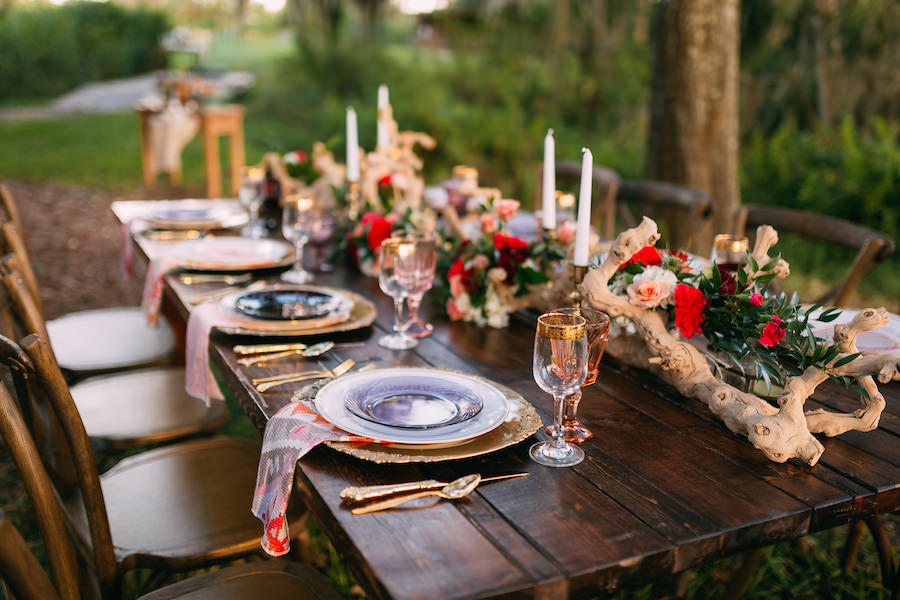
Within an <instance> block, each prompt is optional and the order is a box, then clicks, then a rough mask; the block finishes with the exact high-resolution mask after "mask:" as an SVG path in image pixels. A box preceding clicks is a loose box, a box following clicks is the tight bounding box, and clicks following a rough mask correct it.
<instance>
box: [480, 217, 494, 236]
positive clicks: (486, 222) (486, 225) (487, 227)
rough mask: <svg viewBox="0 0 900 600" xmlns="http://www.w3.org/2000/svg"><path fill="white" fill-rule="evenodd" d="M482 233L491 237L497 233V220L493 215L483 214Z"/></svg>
mask: <svg viewBox="0 0 900 600" xmlns="http://www.w3.org/2000/svg"><path fill="white" fill-rule="evenodd" d="M481 231H483V232H484V233H485V234H487V235H491V234H492V233H494V232H495V231H497V219H495V218H494V215H492V214H491V213H481Z"/></svg>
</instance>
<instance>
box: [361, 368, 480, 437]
mask: <svg viewBox="0 0 900 600" xmlns="http://www.w3.org/2000/svg"><path fill="white" fill-rule="evenodd" d="M344 406H345V407H346V408H347V410H348V411H350V412H351V413H353V414H354V415H356V416H357V417H359V418H361V419H365V420H367V421H371V422H372V423H377V424H379V425H385V426H387V427H401V428H404V429H431V428H433V427H444V426H446V425H454V424H456V423H461V422H462V421H465V420H467V419H471V418H472V417H474V416H475V415H477V414H478V413H479V412H480V411H481V408H482V406H484V404H483V402H482V400H481V398H479V397H478V396H476V395H475V393H474V392H473V390H472V389H471V388H470V387H468V386H465V385H460V384H459V383H458V382H456V381H452V380H446V379H440V378H435V377H426V376H422V375H407V376H403V377H392V378H390V379H386V380H381V381H373V382H372V383H371V384H370V385H368V386H366V387H359V388H355V389H351V390H349V391H348V393H347V396H346V398H345V399H344Z"/></svg>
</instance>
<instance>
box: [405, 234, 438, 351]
mask: <svg viewBox="0 0 900 600" xmlns="http://www.w3.org/2000/svg"><path fill="white" fill-rule="evenodd" d="M407 239H411V240H412V241H413V242H415V244H416V257H417V261H416V288H415V290H413V292H412V293H410V295H409V296H407V298H406V306H407V307H408V308H409V317H408V318H407V320H406V324H405V325H404V326H403V328H404V332H405V333H406V335H408V336H410V337H414V338H423V337H428V336H429V335H431V332H432V331H434V326H433V325H431V323H426V322H425V321H424V320H422V317H420V316H419V307H420V306H421V305H422V298H423V297H424V296H425V293H426V292H427V291H428V290H430V289H431V286H432V285H433V284H434V265H435V260H436V258H437V238H435V236H434V234H433V233H414V234H409V235H407Z"/></svg>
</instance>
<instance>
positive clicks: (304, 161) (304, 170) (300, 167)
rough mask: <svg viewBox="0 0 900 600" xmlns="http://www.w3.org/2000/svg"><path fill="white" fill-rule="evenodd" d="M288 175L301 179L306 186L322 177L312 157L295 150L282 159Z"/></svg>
mask: <svg viewBox="0 0 900 600" xmlns="http://www.w3.org/2000/svg"><path fill="white" fill-rule="evenodd" d="M281 162H282V163H284V169H285V171H287V174H288V175H290V176H291V177H293V178H295V179H299V180H300V181H302V182H303V183H305V184H306V185H311V184H312V183H313V182H314V181H316V180H317V179H319V177H321V176H322V174H321V173H319V171H318V170H317V169H316V167H315V165H314V164H313V160H312V156H311V155H310V154H308V153H307V152H304V151H303V150H293V151H291V152H287V153H285V154H284V156H282V157H281Z"/></svg>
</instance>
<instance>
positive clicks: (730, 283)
mask: <svg viewBox="0 0 900 600" xmlns="http://www.w3.org/2000/svg"><path fill="white" fill-rule="evenodd" d="M716 268H718V267H716ZM719 274H720V275H721V276H722V284H721V285H720V286H719V293H720V294H724V295H726V296H734V292H735V290H736V289H737V282H736V281H735V280H734V275H732V274H731V271H723V270H721V269H720V270H719Z"/></svg>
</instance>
